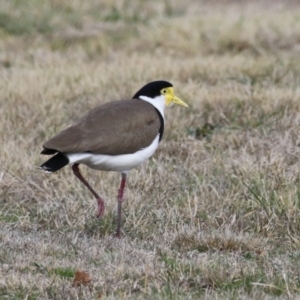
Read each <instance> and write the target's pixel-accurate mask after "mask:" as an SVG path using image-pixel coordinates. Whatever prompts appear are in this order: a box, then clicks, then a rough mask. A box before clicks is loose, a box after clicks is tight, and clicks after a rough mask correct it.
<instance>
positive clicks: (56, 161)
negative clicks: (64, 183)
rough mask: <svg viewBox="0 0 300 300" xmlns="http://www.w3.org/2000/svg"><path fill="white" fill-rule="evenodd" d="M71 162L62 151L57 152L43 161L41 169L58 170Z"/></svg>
mask: <svg viewBox="0 0 300 300" xmlns="http://www.w3.org/2000/svg"><path fill="white" fill-rule="evenodd" d="M68 163H69V159H68V158H67V157H66V156H65V155H64V154H62V153H57V154H55V155H54V156H52V157H51V158H50V159H49V160H47V161H46V162H45V163H43V164H42V165H41V166H40V167H39V169H42V170H44V171H46V172H48V173H52V172H56V171H58V170H59V169H61V168H63V167H64V166H66V165H67V164H68Z"/></svg>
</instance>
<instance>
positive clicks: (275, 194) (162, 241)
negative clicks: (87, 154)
mask: <svg viewBox="0 0 300 300" xmlns="http://www.w3.org/2000/svg"><path fill="white" fill-rule="evenodd" d="M207 2H208V1H206V2H200V1H192V0H187V1H184V2H183V1H180V0H176V1H139V0H135V1H131V2H130V5H129V4H128V3H127V2H126V1H118V2H117V1H116V3H113V2H112V1H109V0H106V1H96V0H90V1H80V0H73V1H67V0H52V1H39V0H28V1H21V0H13V1H6V0H0V7H1V9H0V78H1V80H0V91H1V93H0V116H1V119H0V140H1V150H0V151H1V156H0V163H1V167H0V188H1V189H0V226H1V231H0V299H100V298H101V299H273V298H276V297H279V298H295V297H300V271H299V270H300V176H299V168H300V126H299V125H300V102H299V101H300V89H299V84H300V82H299V81H300V79H299V78H300V60H299V54H300V17H299V15H300V6H299V5H298V4H297V2H296V1H295V2H292V1H282V2H278V1H264V2H253V1H252V2H250V1H248V2H246V1H245V2H242V3H240V2H231V1H222V2H217V1H214V2H209V4H208V3H207ZM249 2H250V3H249ZM156 79H166V80H169V81H171V82H172V83H173V84H174V86H175V91H176V92H177V94H178V96H180V97H181V98H182V99H183V100H184V101H186V102H187V103H188V104H189V105H190V107H189V108H188V109H184V108H180V107H172V108H169V109H168V110H167V112H166V118H167V121H166V129H165V136H164V139H163V142H162V143H161V145H160V147H159V150H158V151H157V152H156V154H155V155H154V157H153V158H151V159H150V160H149V161H148V162H147V163H145V164H144V165H143V166H141V167H140V168H138V169H136V170H133V171H132V172H130V174H129V182H128V189H127V191H126V202H125V203H124V209H123V213H124V219H123V238H122V239H116V238H114V237H113V234H114V230H115V215H116V204H117V202H116V194H117V188H118V185H119V181H120V175H119V174H117V173H105V172H95V171H91V170H88V169H87V168H85V167H82V169H83V173H84V174H85V175H86V176H87V178H88V179H89V181H90V182H91V183H92V185H93V186H95V187H96V189H97V190H98V191H99V193H100V194H101V195H102V196H103V197H104V198H105V199H106V204H107V210H106V213H105V215H104V217H103V219H101V220H98V219H96V218H95V213H96V202H95V200H94V199H93V197H92V195H91V194H90V193H89V192H88V191H87V189H86V188H84V187H83V185H82V184H81V183H80V182H79V181H78V180H77V179H76V178H75V177H74V176H73V175H72V174H71V173H72V172H71V170H70V168H69V167H67V168H65V169H64V170H62V171H60V172H58V173H55V174H45V173H43V172H41V171H39V170H37V167H38V166H39V165H40V164H41V163H42V162H43V160H44V158H43V157H41V156H40V155H39V152H40V150H41V145H42V143H43V142H44V141H45V140H46V139H47V138H50V137H51V136H53V135H54V134H55V133H57V132H58V131H59V130H61V129H63V128H64V127H65V126H67V125H69V124H70V123H72V122H73V121H75V120H77V119H78V117H79V116H81V115H82V114H83V113H85V112H86V111H88V110H89V109H91V108H93V107H94V106H96V105H98V104H100V103H104V102H108V101H110V100H113V99H120V98H123V97H130V96H132V95H133V94H134V93H135V91H136V90H137V89H139V88H140V87H141V86H142V85H143V84H145V83H146V82H149V81H152V80H156ZM77 270H82V271H85V272H87V273H88V274H89V275H90V276H91V278H92V279H93V281H92V284H91V285H90V286H82V287H81V288H79V287H75V286H72V281H73V277H74V274H75V272H76V271H77Z"/></svg>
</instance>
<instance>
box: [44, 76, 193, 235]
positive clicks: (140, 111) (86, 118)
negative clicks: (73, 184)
mask: <svg viewBox="0 0 300 300" xmlns="http://www.w3.org/2000/svg"><path fill="white" fill-rule="evenodd" d="M173 103H174V104H178V105H180V106H183V107H188V105H187V104H186V103H185V102H183V101H182V100H181V99H180V98H178V97H177V96H176V95H175V93H174V88H173V85H172V84H171V83H170V82H168V81H164V80H158V81H152V82H149V83H147V84H146V85H145V86H143V87H142V88H141V89H140V90H138V91H137V92H136V93H135V94H134V96H133V97H132V98H131V99H125V100H117V101H112V102H108V103H105V104H102V105H100V106H97V107H95V108H93V109H92V110H90V111H89V112H87V113H86V114H85V115H83V116H82V117H81V118H80V119H79V120H78V122H76V123H75V124H74V125H72V126H70V127H68V128H66V129H64V130H62V131H61V132H59V133H58V134H57V135H55V136H54V137H52V138H50V139H49V140H47V141H46V142H45V143H44V144H43V150H42V152H41V154H42V155H52V157H51V158H50V159H48V160H47V161H46V162H44V163H43V164H42V165H41V166H40V167H39V168H40V169H42V170H44V171H46V172H48V173H53V172H56V171H58V170H60V169H62V168H63V167H65V166H67V165H71V166H72V171H73V173H74V175H75V176H76V177H77V178H78V179H79V180H80V181H81V182H82V183H83V184H84V185H85V186H86V187H87V188H88V189H89V191H90V192H91V193H92V194H93V195H94V197H95V198H96V200H97V203H98V209H97V217H99V218H100V217H101V216H103V214H104V210H105V203H104V200H103V198H102V197H101V196H100V195H99V194H98V193H97V192H96V191H95V190H94V189H93V188H92V187H91V185H90V184H89V183H88V182H87V180H86V179H85V178H84V177H83V176H82V174H81V172H80V169H79V165H80V164H83V165H86V166H87V167H89V168H91V169H94V170H100V171H116V172H119V173H121V184H120V187H119V189H118V194H117V200H118V208H117V228H116V233H115V235H116V236H117V237H120V235H121V212H122V203H123V200H124V190H125V185H126V180H127V174H128V172H129V171H130V170H132V169H133V168H136V167H137V166H139V165H141V164H142V163H143V162H145V161H146V160H148V159H149V158H150V157H151V156H152V155H153V154H154V152H155V151H156V149H157V147H158V145H159V143H160V141H161V139H162V137H163V133H164V125H165V124H164V123H165V115H164V111H165V107H166V106H169V105H170V104H173Z"/></svg>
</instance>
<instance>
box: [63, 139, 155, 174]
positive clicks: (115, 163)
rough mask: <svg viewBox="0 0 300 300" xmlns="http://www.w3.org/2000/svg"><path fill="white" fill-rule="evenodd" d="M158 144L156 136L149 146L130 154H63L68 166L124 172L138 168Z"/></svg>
mask: <svg viewBox="0 0 300 300" xmlns="http://www.w3.org/2000/svg"><path fill="white" fill-rule="evenodd" d="M158 144H159V134H158V135H157V136H156V138H155V139H154V140H153V142H152V143H151V144H150V146H148V147H146V148H144V149H141V150H139V151H137V152H135V153H132V154H122V155H104V154H93V153H86V152H84V153H65V155H66V156H67V157H68V158H69V161H70V164H74V163H78V164H84V165H87V166H88V167H90V168H91V169H95V170H101V171H118V172H125V171H129V170H131V169H133V168H135V167H137V166H139V165H140V164H142V163H143V162H144V161H146V160H147V159H148V158H150V157H151V156H152V155H153V153H154V152H155V150H156V148H157V147H158Z"/></svg>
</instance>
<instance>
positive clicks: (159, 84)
mask: <svg viewBox="0 0 300 300" xmlns="http://www.w3.org/2000/svg"><path fill="white" fill-rule="evenodd" d="M132 98H133V99H137V98H138V99H142V100H145V101H147V102H150V103H151V104H152V105H153V106H155V107H156V108H157V109H159V108H162V109H163V108H164V106H168V105H170V104H172V103H175V104H178V105H181V106H184V107H188V105H187V104H186V103H185V102H183V101H182V100H181V99H179V98H178V97H177V96H176V95H175V93H174V88H173V85H172V83H170V82H167V81H164V80H158V81H152V82H149V83H147V84H146V85H145V86H143V87H142V88H141V89H140V90H139V91H137V92H136V93H135V95H134V96H133V97H132Z"/></svg>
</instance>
